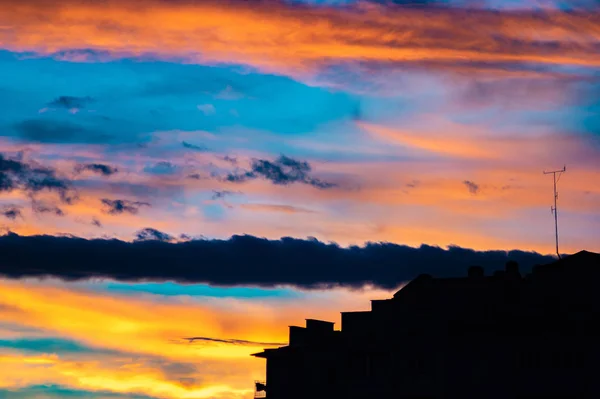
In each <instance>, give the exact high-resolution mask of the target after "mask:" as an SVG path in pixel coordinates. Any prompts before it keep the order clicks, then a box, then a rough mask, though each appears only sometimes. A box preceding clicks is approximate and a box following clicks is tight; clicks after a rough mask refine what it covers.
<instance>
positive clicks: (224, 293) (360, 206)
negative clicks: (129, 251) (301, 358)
mask: <svg viewBox="0 0 600 399" xmlns="http://www.w3.org/2000/svg"><path fill="white" fill-rule="evenodd" d="M0 73H1V75H0V76H1V78H0V110H1V111H0V229H1V230H2V234H8V233H9V232H12V233H15V234H17V235H19V236H20V237H23V236H33V235H50V236H56V237H61V239H62V240H63V241H61V242H64V243H67V244H64V245H65V247H67V246H69V245H70V244H68V243H72V247H73V248H75V247H77V245H79V244H80V243H81V242H83V241H81V240H77V239H75V238H74V237H80V238H83V239H86V240H91V239H96V238H102V239H109V238H114V239H118V240H120V241H122V242H123V243H122V244H123V245H129V244H126V243H125V242H132V241H137V242H138V243H139V242H141V241H147V240H150V241H163V242H169V243H171V244H170V245H185V244H186V243H189V242H193V241H194V240H200V239H201V240H228V239H229V238H230V237H231V236H233V235H238V236H240V235H250V236H254V237H261V238H265V239H269V240H279V239H280V238H281V237H294V238H298V239H308V240H307V241H306V242H307V243H309V244H310V243H315V242H316V240H319V241H320V242H323V243H330V242H334V243H336V244H337V245H339V246H340V247H344V248H345V247H347V246H350V245H356V246H363V245H365V243H367V242H375V243H377V242H389V243H395V244H402V245H407V246H412V247H419V246H420V245H421V244H427V245H430V246H439V247H442V248H446V247H447V246H450V245H452V246H460V247H464V248H472V249H474V250H477V251H483V250H512V249H520V250H524V251H536V252H539V253H541V254H551V253H553V252H554V219H553V217H552V214H551V210H550V206H551V205H552V204H553V198H552V195H553V194H552V177H551V176H546V175H543V174H542V171H543V170H554V169H560V168H562V167H563V165H565V164H566V165H567V172H566V174H564V175H562V176H561V179H560V181H559V193H560V195H559V224H560V232H561V251H563V252H565V253H571V252H575V251H578V250H580V249H587V250H590V251H596V252H600V241H599V240H598V237H599V236H600V9H599V8H598V3H597V2H594V1H586V0H581V1H571V2H569V1H558V0H557V1H501V0H456V1H455V0H441V1H436V0H418V1H417V2H416V3H412V2H411V3H410V4H408V3H405V2H403V1H389V2H387V1H383V0H382V1H378V0H364V1H353V0H337V1H334V0H330V1H327V0H323V1H317V0H295V1H292V0H289V1H284V0H262V1H261V0H220V1H218V0H205V1H202V0H122V1H117V0H104V1H92V0H55V1H46V0H20V1H17V0H0ZM9 238H10V237H9ZM14 239H15V240H17V238H14ZM64 240H66V241H64ZM69 240H72V241H69ZM11 242H12V241H11ZM27 242H29V241H27ZM32 242H33V241H32ZM220 242H226V241H220ZM303 242H304V241H303ZM309 244H307V245H309ZM2 245H4V244H2ZM61 245H62V244H61ZM115 245H116V244H115ZM131 245H133V244H131ZM282 245H283V244H282ZM310 245H312V244H310ZM314 245H317V244H314ZM3 248H4V247H3ZM35 248H36V247H35V246H31V248H30V250H31V251H30V252H31V253H34V252H35ZM383 250H384V249H382V251H383ZM77 251H80V252H81V251H82V250H80V249H78V250H77ZM26 252H29V251H23V252H22V253H23V254H25V253H26ZM75 252H76V250H75V249H73V253H75ZM83 252H84V251H83ZM58 256H62V255H57V256H56V257H55V258H52V259H43V258H40V259H39V260H36V261H35V262H34V263H35V264H34V265H29V266H28V267H29V268H30V270H32V271H31V272H27V273H23V275H19V276H17V277H21V278H20V279H17V278H10V279H9V278H7V279H0V369H1V370H2V371H1V372H0V399H5V398H6V399H13V398H15V399H16V398H19V399H21V398H22V399H30V398H36V399H46V398H48V399H54V398H64V397H70V398H71V397H72V398H93V399H100V398H101V399H107V398H112V399H122V398H132V399H133V398H135V399H141V398H157V399H172V398H173V399H174V398H190V399H194V398H218V399H238V398H240V399H241V398H243V399H247V398H250V397H252V387H253V385H252V384H253V381H254V380H255V379H262V378H263V377H264V363H263V362H262V361H261V360H259V359H254V358H251V357H250V356H248V355H249V354H250V353H253V352H257V351H259V350H260V349H262V348H263V347H264V345H265V344H267V343H285V342H286V340H287V326H288V325H290V324H302V323H303V319H304V318H306V317H311V318H319V317H322V318H325V319H328V320H332V321H336V322H338V321H339V312H340V311H343V310H361V309H368V306H369V299H375V298H385V297H387V296H389V295H391V293H392V292H393V289H391V288H390V286H391V285H393V284H392V283H390V284H383V283H381V282H380V281H379V282H378V284H375V286H369V285H368V284H367V285H363V286H360V284H359V283H357V281H359V282H363V281H364V282H366V281H372V280H373V278H371V277H369V278H367V277H365V278H364V279H362V280H361V279H360V278H358V277H357V279H353V280H352V281H350V282H349V283H348V284H345V285H344V284H342V285H343V286H339V287H336V288H331V289H325V288H323V287H321V288H319V289H315V287H312V286H310V285H311V284H317V283H319V282H326V283H328V284H330V283H332V282H335V281H334V280H335V279H333V280H332V279H331V278H329V277H328V279H327V280H323V281H321V280H319V278H320V277H319V278H314V279H312V280H311V279H310V278H308V280H310V281H309V282H307V281H306V280H305V279H303V278H304V276H303V277H302V278H298V277H297V276H296V277H290V280H289V281H288V280H285V278H283V280H281V279H274V280H269V281H268V282H265V281H263V282H261V281H257V282H255V283H256V284H249V282H248V281H249V280H247V279H246V280H244V281H241V280H240V281H236V280H235V273H233V277H232V278H231V280H227V281H225V280H222V279H221V280H219V281H217V280H215V279H213V277H206V278H205V277H198V278H196V277H193V278H189V276H187V275H186V276H187V277H185V276H184V277H182V276H181V275H179V274H177V272H174V274H173V275H172V276H171V275H168V276H165V274H160V277H157V274H156V273H154V272H155V270H154V269H153V274H151V273H150V272H148V274H147V275H145V274H144V272H140V270H142V271H143V270H145V269H144V268H145V267H146V266H145V265H144V264H142V263H141V262H140V264H139V266H138V265H137V263H135V260H132V262H133V266H131V265H129V266H127V267H128V269H127V270H128V272H127V273H122V274H120V273H118V272H114V271H111V272H104V271H103V272H98V271H97V269H94V271H93V272H89V273H87V272H86V273H83V274H82V275H81V276H79V275H78V277H77V278H76V280H77V281H72V280H73V279H72V278H71V277H73V276H74V274H73V273H75V274H77V273H79V272H80V270H75V269H69V270H68V272H67V271H64V270H63V271H57V270H56V268H55V269H53V271H48V270H49V269H48V268H47V267H46V266H47V265H46V264H45V263H48V264H51V263H52V264H54V265H61V264H62V263H61V259H60V258H59V257H58ZM262 256H267V255H264V254H263V255H262ZM15 259H16V258H15ZM78 259H79V258H78ZM132 259H133V258H132ZM199 261H201V260H199ZM248 261H249V262H251V261H253V260H252V259H249V260H248ZM78 262H80V264H81V267H82V268H83V269H84V268H85V267H86V265H87V261H86V259H85V258H81V259H79V260H78ZM237 262H239V264H237V265H236V266H237V267H240V268H241V267H243V265H242V264H241V263H243V261H242V260H238V261H237ZM3 266H5V265H0V271H2V267H3ZM117 266H118V267H116V269H119V267H120V266H119V265H117ZM48 267H49V266H48ZM136 267H137V268H138V270H137V271H135V272H134V273H132V274H130V273H129V272H130V271H131V270H133V269H135V268H136ZM152 267H153V268H154V267H155V266H152ZM281 267H283V268H285V265H282V266H281ZM58 268H60V267H58ZM132 268H133V269H132ZM168 268H169V265H168V264H165V265H164V269H165V270H168ZM34 269H35V270H37V271H35V272H34V271H33V270H34ZM40 270H41V271H40ZM90 270H91V269H90ZM411 270H412V269H411ZM0 274H1V275H6V276H11V277H14V273H12V272H6V271H2V273H0ZM17 274H18V273H17ZM37 275H50V276H52V277H51V278H48V279H44V280H41V281H40V280H37V279H34V278H32V277H30V276H37ZM125 275H127V278H125V277H123V276H125ZM408 275H409V274H406V276H408ZM180 277H181V278H180ZM309 277H310V276H309ZM215 278H216V277H215ZM220 278H221V277H220ZM404 278H405V275H404V274H401V275H398V276H397V280H398V281H394V284H395V283H399V282H400V281H401V280H403V279H404ZM215 282H217V283H219V284H220V286H215V285H214V284H212V285H211V283H215ZM280 282H284V283H286V282H289V283H290V285H279V284H277V283H280ZM184 283H185V284H184ZM192 283H193V284H192ZM263 283H264V284H263ZM361 284H362V283H361ZM334 285H335V284H334ZM395 285H398V284H395ZM309 286H310V287H309ZM186 337H205V338H212V339H217V340H220V341H214V340H199V341H195V342H192V343H189V342H188V341H185V339H184V338H186ZM239 340H241V341H249V342H240V341H239Z"/></svg>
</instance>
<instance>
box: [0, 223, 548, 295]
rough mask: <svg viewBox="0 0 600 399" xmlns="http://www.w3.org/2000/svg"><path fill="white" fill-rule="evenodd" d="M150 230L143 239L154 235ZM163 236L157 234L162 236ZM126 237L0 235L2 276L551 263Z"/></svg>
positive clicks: (380, 278)
mask: <svg viewBox="0 0 600 399" xmlns="http://www.w3.org/2000/svg"><path fill="white" fill-rule="evenodd" d="M152 235H154V236H155V235H156V234H150V235H147V236H146V237H144V238H151V237H150V236H152ZM159 236H160V235H159ZM158 238H160V237H157V239H154V240H152V239H150V240H147V239H145V240H140V241H135V242H124V241H119V240H116V239H112V240H107V239H95V240H87V239H83V238H76V237H54V236H31V237H24V236H19V235H16V234H13V233H9V234H8V235H6V236H3V237H0V253H2V254H3V256H2V260H0V275H1V276H4V277H9V278H22V277H55V278H59V279H63V280H82V279H90V278H109V279H115V280H121V281H156V282H161V281H175V282H179V283H208V284H213V285H220V286H235V285H246V286H247V285H254V286H262V287H272V286H276V285H291V286H295V287H300V288H324V287H335V286H345V287H361V286H364V285H366V284H373V285H375V286H377V287H382V288H395V287H397V286H398V285H399V284H401V283H402V282H405V281H407V280H410V279H412V278H414V277H415V276H417V275H419V274H421V273H430V274H434V275H436V276H462V275H464V274H465V272H466V269H467V268H468V267H469V266H472V265H480V266H482V267H483V268H484V269H485V270H486V272H492V271H493V270H498V269H502V268H503V267H504V264H505V263H506V262H507V261H508V260H515V261H517V262H519V264H520V265H521V269H522V270H525V271H526V270H528V269H530V268H531V267H532V266H534V265H535V264H545V263H550V262H552V261H554V258H553V257H551V256H543V255H540V254H538V253H534V252H524V251H509V252H506V251H483V252H479V251H474V250H470V249H464V248H459V247H450V248H449V249H442V248H439V247H432V246H427V245H423V246H421V247H419V248H412V247H408V246H403V245H396V244H389V243H370V244H367V245H365V246H363V247H356V246H355V247H349V248H343V247H340V246H338V245H335V244H325V243H322V242H320V241H317V240H315V239H307V240H301V239H294V238H282V239H280V240H267V239H264V238H257V237H253V236H233V237H232V238H230V239H229V240H192V241H188V242H179V243H169V242H164V241H161V240H160V239H158Z"/></svg>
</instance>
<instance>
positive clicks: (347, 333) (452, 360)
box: [253, 251, 600, 399]
mask: <svg viewBox="0 0 600 399" xmlns="http://www.w3.org/2000/svg"><path fill="white" fill-rule="evenodd" d="M599 283H600V254H595V253H591V252H586V251H582V252H579V253H577V254H574V255H571V256H568V257H565V258H563V259H562V260H559V261H557V262H555V263H551V264H548V265H539V266H536V267H534V269H533V271H532V272H531V273H529V274H527V275H526V276H522V275H521V274H520V272H519V268H518V265H517V264H516V263H514V262H508V263H507V264H506V268H505V270H503V271H498V272H496V273H494V274H493V275H491V276H486V275H484V272H483V269H482V268H481V267H477V266H475V267H471V268H469V269H468V275H467V276H466V277H464V278H434V277H432V276H430V275H420V276H419V277H417V278H416V279H414V280H413V281H411V282H410V283H409V284H407V285H406V286H405V287H404V288H402V289H401V290H399V291H398V292H396V293H395V294H394V296H393V298H391V299H385V300H373V301H371V310H370V311H364V312H343V313H342V326H341V330H340V331H336V330H334V323H330V322H326V321H320V320H312V319H307V320H306V326H305V327H296V326H291V327H290V331H289V345H288V346H284V347H280V348H276V349H265V350H264V351H263V352H261V353H256V354H254V355H253V356H256V357H260V358H265V359H266V360H267V365H266V382H265V383H257V392H256V396H257V397H266V398H268V399H300V398H302V399H307V398H311V399H320V398H344V399H354V398H356V399H358V398H361V399H364V398H373V399H379V398H457V399H458V398H461V399H464V398H478V399H489V398H503V399H504V398H525V397H527V398H531V397H565V398H566V397H569V398H575V397H586V398H588V397H589V398H592V397H593V398H600V378H599V377H600V376H599V375H598V371H600V287H599V286H598V284H599Z"/></svg>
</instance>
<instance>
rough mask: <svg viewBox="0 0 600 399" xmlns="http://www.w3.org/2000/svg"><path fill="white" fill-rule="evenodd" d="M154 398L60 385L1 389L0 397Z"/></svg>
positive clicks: (61, 398)
mask: <svg viewBox="0 0 600 399" xmlns="http://www.w3.org/2000/svg"><path fill="white" fill-rule="evenodd" d="M31 398H38V399H63V398H72V399H108V398H112V399H152V397H151V396H143V395H135V394H133V395H132V394H118V393H113V392H103V391H83V390H76V389H69V388H64V387H61V386H59V385H36V386H30V387H26V388H20V389H15V390H9V389H0V399H31Z"/></svg>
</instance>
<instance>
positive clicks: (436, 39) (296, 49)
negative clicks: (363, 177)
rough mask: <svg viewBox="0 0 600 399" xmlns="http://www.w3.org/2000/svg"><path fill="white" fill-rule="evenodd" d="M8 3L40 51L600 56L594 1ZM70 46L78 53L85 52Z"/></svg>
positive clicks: (10, 35) (301, 69)
mask: <svg viewBox="0 0 600 399" xmlns="http://www.w3.org/2000/svg"><path fill="white" fill-rule="evenodd" d="M2 10H3V11H2V13H1V14H0V26H2V29H0V44H1V47H2V48H5V49H9V50H12V51H33V52H37V53H41V54H52V53H57V52H66V54H68V53H69V52H70V51H71V52H72V50H77V49H91V50H97V51H100V52H108V53H109V54H110V57H120V56H123V55H153V56H156V57H159V58H169V57H184V58H186V59H187V60H189V61H192V62H201V63H222V62H226V63H241V64H248V65H253V66H256V67H259V68H263V69H266V70H274V71H279V72H284V73H292V74H298V73H305V72H307V71H308V72H310V71H314V70H315V68H318V67H320V66H321V65H323V64H329V63H340V62H346V61H361V62H383V63H415V62H416V63H428V65H429V66H431V67H436V63H438V64H439V65H438V66H439V67H444V66H447V65H449V64H463V63H465V61H467V62H468V63H469V64H471V65H474V64H477V63H479V64H481V65H483V64H494V63H496V64H497V63H512V64H514V63H542V64H548V65H557V64H561V65H562V64H569V65H580V66H594V67H597V66H600V55H598V53H597V51H595V48H596V46H597V45H598V41H599V40H600V33H599V32H598V30H597V26H599V25H600V14H599V13H597V12H595V11H594V12H590V11H588V12H569V13H567V12H562V11H559V10H545V11H543V12H541V11H539V12H531V11H519V12H517V11H512V12H495V11H494V12H492V11H486V10H459V9H405V8H401V7H393V6H377V5H373V4H372V3H361V4H359V5H358V6H355V7H349V8H346V9H343V10H340V9H334V8H327V7H310V6H297V5H296V6H294V5H290V4H287V3H284V2H279V1H269V2H242V1H219V2H217V1H205V2H202V3H189V2H186V3H182V2H176V3H173V2H163V1H158V0H151V1H149V2H144V3H143V5H142V4H140V3H138V2H133V1H129V2H117V1H107V2H101V3H98V2H93V3H92V2H75V1H64V2H56V3H52V4H50V3H46V2H43V1H34V2H25V3H23V2H21V3H18V2H11V1H6V0H4V1H3V2H2ZM72 54H75V55H74V57H75V60H80V59H79V58H78V57H81V54H80V53H77V52H75V53H72ZM66 57H69V55H66ZM72 57H73V56H72ZM492 66H493V65H492ZM482 69H485V68H484V67H482ZM523 69H526V68H523Z"/></svg>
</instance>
